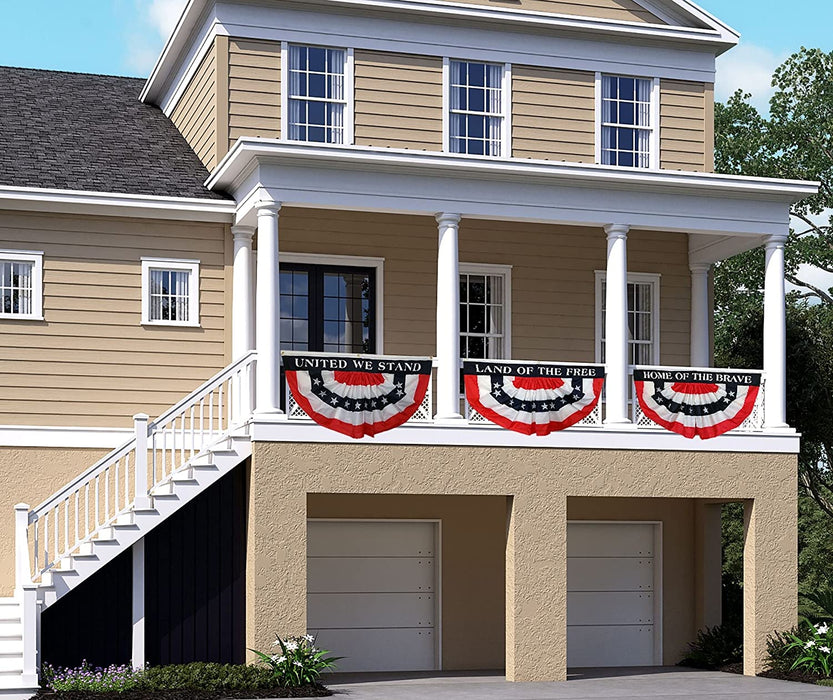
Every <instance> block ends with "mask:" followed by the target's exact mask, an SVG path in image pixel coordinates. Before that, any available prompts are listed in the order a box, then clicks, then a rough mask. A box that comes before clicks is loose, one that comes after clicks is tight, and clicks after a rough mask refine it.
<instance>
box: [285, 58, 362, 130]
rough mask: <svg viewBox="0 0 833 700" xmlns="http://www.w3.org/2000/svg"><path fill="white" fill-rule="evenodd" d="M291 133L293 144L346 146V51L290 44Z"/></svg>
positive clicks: (289, 90) (288, 105) (289, 121)
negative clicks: (310, 142)
mask: <svg viewBox="0 0 833 700" xmlns="http://www.w3.org/2000/svg"><path fill="white" fill-rule="evenodd" d="M288 51H289V80H288V85H287V86H286V87H287V90H288V99H287V107H288V110H289V115H288V117H289V118H288V131H287V136H288V137H289V139H290V140H292V141H314V142H317V143H337V144H342V143H347V142H348V139H347V138H346V126H345V123H346V121H347V119H348V117H349V115H348V89H347V87H348V80H347V51H346V50H344V49H328V48H322V47H317V46H296V45H290V46H289V47H288Z"/></svg>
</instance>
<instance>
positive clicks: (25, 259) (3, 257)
mask: <svg viewBox="0 0 833 700" xmlns="http://www.w3.org/2000/svg"><path fill="white" fill-rule="evenodd" d="M0 262H11V263H27V264H31V265H32V311H31V312H30V313H28V314H16V313H6V312H4V311H2V310H0V320H3V321H43V320H44V317H43V251H40V250H11V249H0Z"/></svg>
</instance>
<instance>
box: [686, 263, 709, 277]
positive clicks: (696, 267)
mask: <svg viewBox="0 0 833 700" xmlns="http://www.w3.org/2000/svg"><path fill="white" fill-rule="evenodd" d="M688 269H689V270H691V274H692V275H707V274H709V272H710V271H711V269H712V265H711V263H697V262H690V263H689V264H688Z"/></svg>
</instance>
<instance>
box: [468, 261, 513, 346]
mask: <svg viewBox="0 0 833 700" xmlns="http://www.w3.org/2000/svg"><path fill="white" fill-rule="evenodd" d="M458 267H459V274H461V275H462V274H466V275H492V276H501V277H503V329H504V330H503V356H502V357H501V358H500V359H503V360H511V359H512V266H511V265H496V264H493V263H467V262H461V263H460V264H459V266H458Z"/></svg>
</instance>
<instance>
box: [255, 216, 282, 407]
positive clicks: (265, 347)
mask: <svg viewBox="0 0 833 700" xmlns="http://www.w3.org/2000/svg"><path fill="white" fill-rule="evenodd" d="M255 206H256V208H257V315H256V321H257V328H256V329H255V330H256V337H257V379H256V408H255V413H271V414H282V413H283V411H281V408H280V406H281V401H280V393H281V392H280V388H281V381H280V379H281V373H280V350H281V311H280V270H279V267H278V265H279V259H278V213H279V212H280V210H281V205H280V203H277V202H271V201H267V202H258V204H256V205H255Z"/></svg>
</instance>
